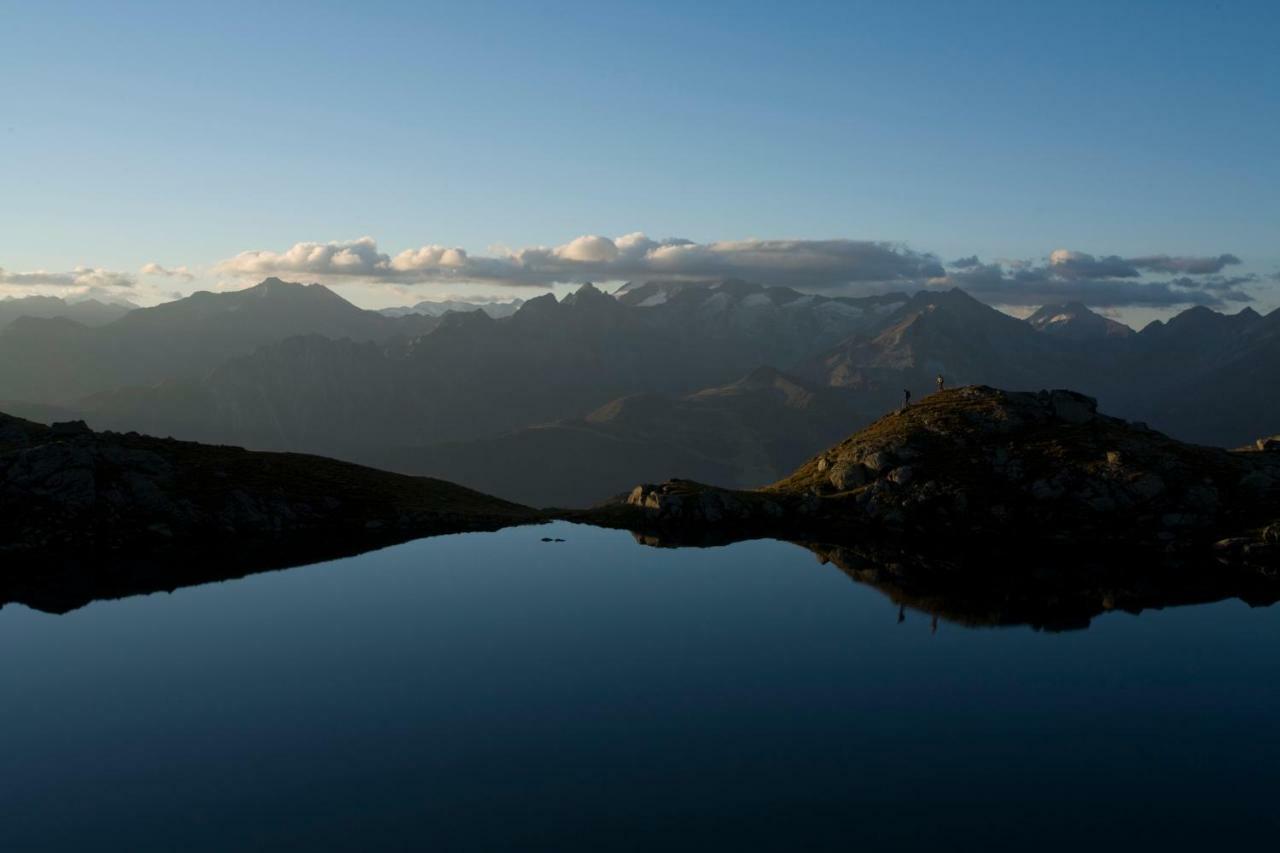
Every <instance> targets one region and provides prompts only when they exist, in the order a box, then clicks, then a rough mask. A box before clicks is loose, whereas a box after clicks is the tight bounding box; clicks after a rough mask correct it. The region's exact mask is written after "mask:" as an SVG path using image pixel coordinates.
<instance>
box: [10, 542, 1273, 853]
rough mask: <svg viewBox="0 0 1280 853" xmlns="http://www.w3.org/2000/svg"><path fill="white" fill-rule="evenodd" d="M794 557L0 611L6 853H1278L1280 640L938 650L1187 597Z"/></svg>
mask: <svg viewBox="0 0 1280 853" xmlns="http://www.w3.org/2000/svg"><path fill="white" fill-rule="evenodd" d="M544 538H549V539H551V540H553V541H550V542H544V541H542V540H543V539H544ZM555 539H563V540H565V541H563V542H556V541H554V540H555ZM807 547H808V548H809V550H811V551H812V552H813V553H808V552H807V551H806V550H804V549H801V548H799V547H796V546H795V545H793V544H790V543H786V542H779V541H773V540H757V541H750V542H739V543H736V544H732V545H729V546H727V547H716V548H647V547H638V546H637V545H636V544H635V543H634V542H633V541H632V538H631V536H630V535H628V534H627V533H625V532H621V531H615V530H605V529H600V528H591V527H583V526H577V525H571V524H565V523H557V524H554V525H549V526H543V527H522V528H508V529H506V530H502V531H499V532H496V533H486V534H463V535H456V536H443V537H438V538H434V539H424V540H417V541H414V542H408V543H404V544H402V545H398V546H395V547H389V548H386V549H383V550H380V551H374V552H368V553H364V554H361V555H359V556H355V557H350V558H344V559H340V560H336V561H332V562H326V563H318V564H314V565H310V566H307V567H306V568H301V569H297V570H293V571H278V572H262V573H259V574H254V575H251V576H246V577H243V578H241V579H239V580H237V581H235V582H228V583H204V585H202V586H198V587H192V588H185V589H178V590H177V591H176V592H174V593H173V594H172V595H133V596H131V597H127V598H122V599H120V600H116V601H110V602H101V603H96V604H92V605H91V606H88V607H82V608H80V609H78V610H75V611H73V612H69V613H66V614H65V615H60V616H49V615H47V614H45V613H39V612H33V611H32V610H30V609H28V608H25V607H20V606H8V607H5V608H4V609H3V610H0V643H3V647H4V648H5V649H6V653H5V654H4V655H3V656H0V679H2V680H3V682H4V683H5V685H6V688H7V694H6V695H7V697H8V698H7V701H6V702H4V703H0V754H2V755H3V756H4V759H3V769H4V772H3V773H0V820H2V821H3V824H4V827H5V830H4V832H5V847H6V849H13V850H85V849H122V850H125V849H127V850H131V851H144V850H174V849H182V850H186V851H197V850H228V849H235V850H245V849H250V850H274V849H308V850H325V849H353V848H357V849H406V848H410V849H418V848H434V849H448V850H500V849H553V850H570V851H574V850H590V851H592V853H596V851H602V850H603V851H608V850H635V849H664V850H667V849H672V850H674V849H708V848H724V847H729V848H732V849H769V850H780V849H819V850H822V849H849V848H851V847H871V848H873V849H897V850H912V849H924V848H929V849H935V850H936V849H939V848H943V849H945V848H949V847H954V846H956V840H957V839H965V840H966V842H967V841H968V840H973V843H979V842H978V840H979V839H981V842H980V843H981V845H982V846H983V847H984V848H986V849H1028V848H1032V849H1036V850H1038V851H1044V850H1055V849H1079V848H1080V847H1082V846H1084V845H1088V844H1094V843H1095V842H1096V840H1097V838H1098V837H1105V838H1106V839H1107V843H1108V844H1110V845H1113V846H1119V845H1133V846H1134V848H1135V849H1138V845H1141V846H1142V847H1143V848H1144V849H1145V848H1146V847H1164V848H1167V849H1174V848H1185V847H1187V846H1197V845H1199V846H1210V845H1213V844H1221V843H1222V842H1223V841H1224V839H1226V838H1230V840H1231V841H1232V842H1235V843H1236V844H1238V843H1240V842H1242V841H1244V840H1246V839H1250V838H1260V837H1266V836H1269V835H1273V834H1274V832H1275V830H1276V829H1277V828H1278V827H1277V817H1276V812H1275V809H1274V791H1275V790H1276V789H1277V785H1278V784H1280V769H1278V768H1280V745H1277V744H1276V742H1275V739H1274V738H1270V737H1267V732H1268V731H1270V727H1271V725H1272V722H1273V721H1274V720H1275V719H1276V718H1277V716H1280V677H1277V676H1280V669H1278V668H1277V664H1276V661H1277V656H1276V654H1275V650H1276V642H1277V639H1276V638H1277V636H1278V635H1277V631H1276V629H1277V627H1278V626H1280V622H1278V621H1277V619H1278V618H1280V609H1276V608H1271V609H1250V608H1249V607H1247V606H1245V605H1243V604H1241V603H1240V602H1238V601H1222V602H1218V603H1214V604H1206V605H1203V606H1199V607H1173V608H1169V609H1165V610H1161V611H1155V610H1151V611H1147V612H1144V613H1143V614H1142V616H1141V617H1139V618H1133V617H1130V616H1127V615H1124V614H1112V615H1107V616H1103V617H1101V618H1096V619H1093V622H1092V624H1091V626H1090V630H1088V631H1075V632H1070V633H1062V634H1053V633H1046V632H1036V631H1030V630H1026V629H1015V630H1001V631H994V630H955V629H954V627H953V625H952V623H953V622H958V623H961V624H980V625H1013V624H1019V623H1024V624H1031V625H1042V626H1045V627H1055V628H1056V627H1069V626H1077V625H1083V624H1087V623H1088V620H1089V619H1090V618H1092V617H1093V616H1094V615H1095V614H1096V613H1098V612H1100V610H1101V609H1105V606H1106V605H1107V604H1108V601H1110V603H1111V604H1114V605H1115V606H1119V607H1125V606H1133V607H1136V606H1149V607H1151V606H1156V605H1159V604H1172V603H1180V602H1182V601H1188V600H1191V599H1188V598H1186V597H1183V598H1179V599H1177V600H1174V599H1161V598H1159V597H1157V596H1155V595H1148V594H1147V592H1146V590H1145V588H1144V587H1142V586H1141V585H1139V583H1138V581H1139V580H1140V578H1139V576H1138V575H1134V576H1133V579H1132V582H1126V583H1125V584H1115V585H1114V586H1113V588H1112V589H1110V591H1107V590H1105V589H1104V588H1102V587H1098V589H1097V590H1095V591H1093V592H1090V593H1089V594H1087V595H1083V594H1082V595H1080V596H1077V597H1076V598H1074V599H1072V600H1071V601H1069V602H1066V604H1069V605H1070V606H1059V605H1063V604H1064V602H1056V603H1055V605H1054V606H1053V607H1050V608H1047V609H1046V608H1045V607H1044V606H1042V603H1035V602H1033V603H1032V604H1028V602H1027V600H1026V599H1025V596H1023V595H1022V594H1021V593H1018V594H1016V595H1010V596H1009V597H1008V598H1007V600H997V599H996V598H994V597H993V596H991V595H988V594H980V593H973V592H971V593H968V594H964V595H962V594H959V593H957V592H956V591H954V590H953V589H950V588H948V586H947V584H946V583H944V581H945V580H946V579H947V576H948V572H949V571H950V570H949V569H948V566H953V564H952V563H949V562H948V561H947V560H937V559H934V560H931V561H929V562H928V563H927V565H925V566H923V567H922V566H921V565H920V564H919V563H918V562H916V563H912V562H911V560H909V559H907V558H906V557H903V556H899V557H897V558H891V555H886V554H884V553H883V552H881V553H878V554H870V553H860V552H859V551H858V549H857V548H855V547H853V546H850V545H847V544H846V545H844V546H841V547H839V548H835V547H830V546H828V547H819V546H807ZM813 554H817V555H818V556H819V558H821V559H825V560H827V561H828V564H827V565H821V564H819V563H818V562H817V561H815V559H814V556H813ZM872 557H874V560H871V559H870V558H872ZM869 560H870V561H869ZM837 566H838V567H839V571H838V570H837V568H836V567H837ZM171 568H173V569H175V571H176V572H177V573H176V574H171V575H169V577H170V579H171V581H173V582H172V583H171V585H172V586H179V585H180V584H179V583H177V581H178V580H181V579H182V578H183V577H184V575H182V569H183V567H171ZM227 568H228V569H230V570H232V571H229V572H228V574H231V573H232V572H234V573H235V574H245V573H247V572H250V571H252V570H254V569H256V568H259V567H257V566H253V565H249V564H247V563H246V564H241V565H235V566H228V567H227ZM841 571H843V572H845V573H847V574H848V576H849V577H852V578H854V579H855V580H857V581H860V582H859V583H852V584H851V583H849V582H848V579H847V578H846V577H842V576H841ZM931 573H932V574H931ZM1030 574H1038V573H1036V572H1031V573H1030ZM82 576H83V574H82ZM131 577H132V578H133V579H134V580H138V579H141V580H142V581H145V583H143V584H135V585H134V586H133V587H131V586H130V582H131V581H130V578H131ZM161 577H162V575H161V574H160V573H158V572H156V573H152V574H151V575H142V574H136V575H132V576H129V575H127V574H125V573H122V574H119V575H117V576H116V577H115V580H114V581H113V584H112V585H110V586H103V587H100V588H101V589H110V591H111V592H112V594H126V593H128V592H129V591H130V590H132V591H133V592H139V593H140V592H144V591H147V590H148V588H147V587H146V585H145V584H146V583H154V582H155V581H156V580H157V579H159V578H161ZM185 577H186V579H188V580H190V582H193V583H202V582H203V581H206V580H211V579H212V578H211V577H197V576H195V575H186V576H185ZM48 579H49V580H50V581H52V580H53V578H52V577H50V578H48ZM922 579H923V580H922ZM1049 579H1050V581H1052V574H1051V573H1049ZM156 588H158V587H155V586H152V587H150V589H156ZM975 588H976V587H975ZM1034 588H1035V584H1032V585H1029V586H1027V587H1026V589H1027V590H1028V591H1030V590H1032V589H1034ZM1051 588H1052V584H1050V586H1049V587H1044V586H1043V585H1041V591H1044V590H1045V589H1051ZM1219 591H1222V590H1219ZM1226 591H1227V592H1230V590H1226ZM1209 592H1211V590H1206V591H1205V594H1206V595H1207V594H1208V593H1209ZM1107 595H1111V596H1112V598H1111V599H1110V600H1108V599H1107V597H1106V596H1107ZM1142 596H1146V597H1142ZM82 597H83V596H82ZM10 600H12V596H11V597H10ZM65 600H66V601H70V600H71V598H67V599H65ZM1037 608H1039V609H1037ZM917 609H918V610H920V611H922V612H916V611H917ZM1046 614H1048V615H1046ZM1064 614H1065V615H1064ZM935 617H936V620H935ZM1082 816H1087V819H1082ZM962 846H964V844H963V843H962Z"/></svg>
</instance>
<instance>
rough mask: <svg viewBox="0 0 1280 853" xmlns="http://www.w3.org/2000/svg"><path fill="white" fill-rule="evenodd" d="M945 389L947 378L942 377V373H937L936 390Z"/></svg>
mask: <svg viewBox="0 0 1280 853" xmlns="http://www.w3.org/2000/svg"><path fill="white" fill-rule="evenodd" d="M946 389H947V380H945V379H943V378H942V374H941V373H939V374H938V390H939V391H945V390H946Z"/></svg>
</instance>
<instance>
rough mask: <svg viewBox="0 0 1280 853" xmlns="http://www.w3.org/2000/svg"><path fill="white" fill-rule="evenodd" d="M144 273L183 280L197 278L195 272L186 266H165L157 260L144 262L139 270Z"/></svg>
mask: <svg viewBox="0 0 1280 853" xmlns="http://www.w3.org/2000/svg"><path fill="white" fill-rule="evenodd" d="M139 272H140V273H141V274H142V275H149V276H157V277H160V278H178V279H182V280H183V281H191V280H192V279H193V278H195V277H196V276H195V273H193V272H191V270H189V269H187V268H186V267H164V266H161V265H160V264H157V263H155V262H152V263H149V264H144V265H143V267H142V269H141V270H139Z"/></svg>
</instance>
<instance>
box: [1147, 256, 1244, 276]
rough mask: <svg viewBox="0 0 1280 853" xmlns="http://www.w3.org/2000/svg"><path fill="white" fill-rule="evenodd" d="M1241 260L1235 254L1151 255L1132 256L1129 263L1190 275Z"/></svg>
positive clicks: (1219, 270) (1201, 273)
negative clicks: (1208, 256) (1200, 255)
mask: <svg viewBox="0 0 1280 853" xmlns="http://www.w3.org/2000/svg"><path fill="white" fill-rule="evenodd" d="M1240 262H1241V261H1240V259H1239V258H1237V257H1236V256H1235V255H1230V254H1223V255H1218V256H1217V257H1211V258H1171V257H1169V256H1168V255H1151V256H1148V257H1145V258H1131V259H1130V260H1129V263H1131V264H1133V265H1134V266H1135V267H1137V268H1138V269H1144V270H1149V271H1151V272H1167V273H1186V274H1188V275H1207V274H1209V273H1218V272H1222V268H1223V267H1228V266H1235V265H1237V264H1239V263H1240Z"/></svg>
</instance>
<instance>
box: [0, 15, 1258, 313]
mask: <svg viewBox="0 0 1280 853" xmlns="http://www.w3.org/2000/svg"><path fill="white" fill-rule="evenodd" d="M0 20H3V22H4V26H3V31H2V32H0V270H2V271H0V297H3V296H4V295H21V294H24V293H34V292H41V293H67V294H74V293H81V294H86V293H102V294H114V295H117V296H123V297H126V298H131V299H133V300H134V301H136V302H139V303H142V304H148V303H153V302H155V301H159V300H162V299H165V298H172V297H173V296H174V295H175V294H181V293H187V292H190V291H192V290H194V289H199V288H210V289H216V288H229V287H240V286H245V285H246V284H248V283H251V282H252V281H255V280H258V279H260V278H262V277H263V276H264V275H265V274H277V275H279V276H280V277H282V278H287V279H293V280H305V281H312V280H315V281H324V282H325V283H329V284H332V285H334V286H336V287H337V288H338V289H339V290H340V292H342V293H343V294H344V295H346V296H348V298H351V299H352V300H353V301H356V302H357V303H358V304H364V305H368V306H371V307H379V306H382V305H389V304H403V303H405V302H411V301H415V300H416V299H419V298H434V297H439V296H444V295H449V294H452V295H463V296H466V295H468V294H470V295H475V296H501V295H504V294H505V295H532V292H538V291H539V290H541V289H545V288H548V287H554V286H561V287H563V286H564V285H565V284H566V283H571V282H576V281H582V280H586V279H587V278H592V279H595V280H603V281H621V280H626V279H628V278H632V277H686V278H694V277H700V276H720V275H730V274H732V275H738V276H740V277H744V278H752V279H755V280H761V281H763V283H766V284H788V285H793V286H797V287H800V288H801V289H811V290H820V291H823V292H832V293H849V294H854V295H856V294H859V293H865V292H876V291H883V290H886V289H909V288H911V287H916V286H928V287H946V286H957V285H958V286H962V287H966V288H968V289H970V290H972V291H975V295H978V296H979V297H980V298H985V299H987V300H988V301H992V302H1001V303H1003V304H1008V305H1012V306H1015V307H1024V308H1025V307H1027V306H1031V305H1034V304H1038V303H1039V302H1043V301H1051V300H1058V301H1067V300H1069V299H1072V298H1081V299H1083V300H1084V301H1087V302H1089V303H1090V304H1091V305H1095V306H1097V307H1099V308H1102V309H1104V310H1109V311H1111V312H1113V313H1114V312H1119V313H1122V314H1123V313H1124V312H1130V313H1131V314H1133V315H1137V314H1141V313H1143V312H1146V313H1148V314H1159V313H1160V312H1162V311H1168V310H1170V309H1172V308H1174V307H1176V306H1185V305H1188V304H1208V305H1211V306H1212V307H1216V308H1219V309H1221V310H1229V311H1234V310H1239V309H1240V308H1242V307H1244V306H1245V305H1252V306H1254V307H1255V308H1257V309H1259V310H1267V309H1270V308H1274V307H1276V306H1277V305H1280V295H1278V294H1277V290H1278V289H1280V281H1277V279H1276V278H1275V276H1276V275H1277V273H1280V239H1278V237H1280V192H1278V191H1280V157H1278V156H1277V155H1276V151H1277V140H1278V139H1280V50H1277V48H1276V39H1275V34H1276V33H1277V32H1280V4H1277V3H1275V2H1219V3H1211V2H1177V0H1165V2H1152V3H1145V2H1116V0H1112V2H1107V3H1093V2H1075V3H1070V4H1067V3H1026V2H1016V3H1013V2H1011V3H1002V2H988V3H954V2H947V3H942V2H939V3H928V2H919V3H912V2H895V3H888V2H884V3H858V2H841V3H805V2H788V3H748V2H738V3H714V2H704V3H697V4H689V3H665V2H649V3H643V4H631V3H557V2H543V3H537V4H531V3H520V4H516V3H486V2H468V3H465V4H464V3H427V2H418V3H391V2H386V3H379V2H366V3H362V4H359V5H357V4H350V3H344V4H337V3H308V4H295V3H275V2H266V0H258V2H255V3H251V4H248V3H247V4H240V3H233V2H226V3H218V4H199V5H197V4H172V3H130V2H118V3H111V4H103V3H78V4H77V3H65V4H64V3H58V2H41V3H31V2H11V0H0ZM1055 259H1056V260H1055ZM957 261H959V262H961V263H960V264H956V263H954V262H957Z"/></svg>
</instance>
